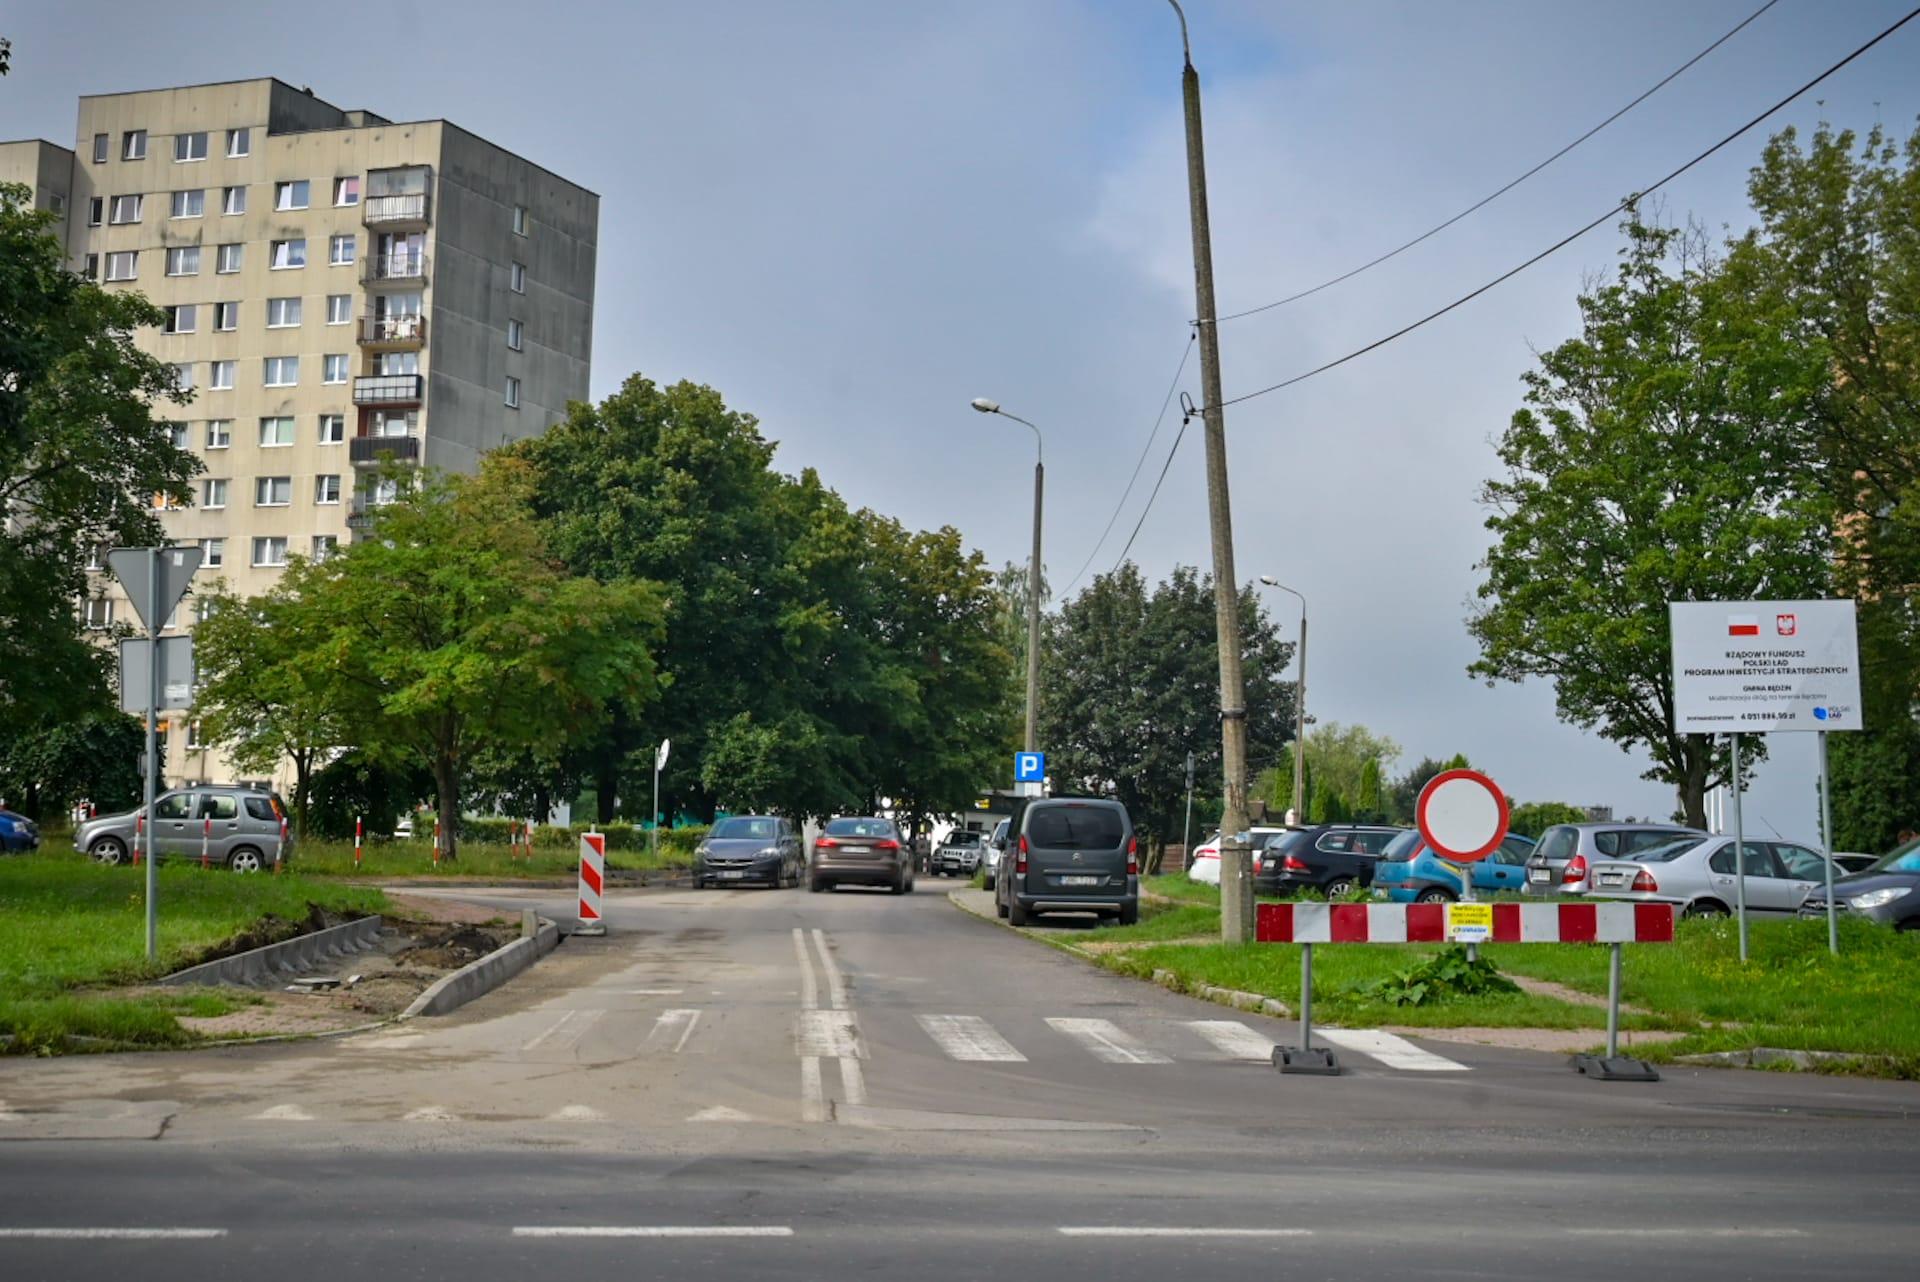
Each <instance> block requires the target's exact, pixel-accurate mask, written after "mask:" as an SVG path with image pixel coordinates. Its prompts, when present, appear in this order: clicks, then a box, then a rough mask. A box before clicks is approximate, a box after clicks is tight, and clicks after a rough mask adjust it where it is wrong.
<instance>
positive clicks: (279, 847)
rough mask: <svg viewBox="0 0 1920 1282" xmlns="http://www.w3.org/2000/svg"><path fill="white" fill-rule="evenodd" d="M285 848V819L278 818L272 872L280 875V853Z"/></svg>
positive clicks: (282, 816) (282, 817) (284, 817)
mask: <svg viewBox="0 0 1920 1282" xmlns="http://www.w3.org/2000/svg"><path fill="white" fill-rule="evenodd" d="M286 848H287V817H286V816H285V815H281V816H280V840H279V841H278V842H277V843H276V844H275V845H274V847H273V872H274V875H275V876H279V874H280V852H281V851H283V850H285V849H286Z"/></svg>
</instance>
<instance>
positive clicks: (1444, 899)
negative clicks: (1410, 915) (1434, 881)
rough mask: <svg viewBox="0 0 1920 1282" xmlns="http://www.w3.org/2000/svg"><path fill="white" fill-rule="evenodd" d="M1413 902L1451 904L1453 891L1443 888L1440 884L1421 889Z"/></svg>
mask: <svg viewBox="0 0 1920 1282" xmlns="http://www.w3.org/2000/svg"><path fill="white" fill-rule="evenodd" d="M1413 902H1414V903H1416V904H1450V903H1452V902H1453V892H1452V891H1450V890H1441V889H1440V888H1439V887H1438V886H1431V887H1429V888H1427V889H1426V890H1423V891H1421V892H1420V893H1419V894H1418V895H1415V896H1414V899H1413Z"/></svg>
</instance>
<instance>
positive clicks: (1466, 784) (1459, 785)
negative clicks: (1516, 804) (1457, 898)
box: [1413, 770, 1508, 863]
mask: <svg viewBox="0 0 1920 1282" xmlns="http://www.w3.org/2000/svg"><path fill="white" fill-rule="evenodd" d="M1413 817H1414V822H1415V823H1417V824H1418V825H1419V826H1420V836H1421V838H1422V839H1423V840H1424V841H1425V842H1426V843H1427V846H1428V848H1429V849H1431V850H1432V851H1433V852H1434V853H1435V854H1437V855H1439V856H1440V857H1441V858H1443V859H1451V860H1453V861H1454V862H1455V863H1473V862H1475V861H1476V860H1480V859H1485V858H1486V857H1487V856H1488V855H1490V854H1492V853H1493V852H1494V849H1495V848H1496V847H1497V846H1499V844H1500V843H1501V842H1502V841H1503V840H1505V839H1506V835H1507V817H1508V816H1507V794H1505V793H1504V792H1501V791H1500V788H1499V786H1498V785H1497V784H1495V783H1494V782H1493V780H1491V779H1489V778H1487V777H1486V776H1485V775H1483V774H1481V773H1480V772H1479V771H1478V770H1446V771H1442V772H1441V773H1440V774H1437V775H1435V776H1434V777H1433V778H1432V779H1431V780H1429V781H1428V783H1427V786H1426V787H1425V788H1422V789H1421V790H1420V801H1419V803H1418V804H1417V805H1415V806H1414V810H1413Z"/></svg>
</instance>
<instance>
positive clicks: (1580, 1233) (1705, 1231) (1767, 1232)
mask: <svg viewBox="0 0 1920 1282" xmlns="http://www.w3.org/2000/svg"><path fill="white" fill-rule="evenodd" d="M1562 1231H1563V1232H1565V1233H1567V1234H1569V1235H1571V1236H1573V1237H1654V1238H1659V1237H1670V1238H1695V1237H1805V1236H1806V1235H1807V1231H1806V1230H1805V1229H1762V1228H1700V1229H1564V1230H1562Z"/></svg>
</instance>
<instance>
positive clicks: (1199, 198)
mask: <svg viewBox="0 0 1920 1282" xmlns="http://www.w3.org/2000/svg"><path fill="white" fill-rule="evenodd" d="M1169 2H1170V3H1172V4H1173V10H1174V12H1175V13H1177V14H1179V15H1180V43H1181V45H1182V48H1183V51H1184V53H1185V58H1186V66H1185V68H1184V69H1183V70H1182V72H1181V77H1180V84H1181V96H1182V98H1183V100H1184V104H1185V108H1186V126H1187V196H1188V215H1189V220H1190V221H1191V223H1192V225H1193V298H1194V318H1195V319H1194V324H1195V325H1196V326H1197V327H1198V336H1199V340H1200V394H1201V396H1202V397H1204V398H1205V402H1206V403H1205V405H1204V406H1203V407H1202V408H1201V418H1202V421H1203V422H1204V424H1205V426H1206V441H1207V515H1208V525H1209V527H1210V530H1211V534H1212V542H1213V605H1214V619H1215V627H1216V631H1217V633H1218V637H1219V648H1220V758H1221V760H1220V765H1221V773H1222V774H1223V775H1224V776H1225V785H1226V786H1225V789H1224V791H1225V796H1224V798H1223V801H1224V805H1223V806H1222V808H1221V812H1220V938H1221V939H1222V940H1223V941H1225V942H1227V943H1245V942H1247V941H1248V940H1250V939H1252V938H1253V876H1252V870H1251V869H1250V868H1249V866H1248V862H1247V843H1246V840H1245V834H1246V831H1247V706H1246V691H1245V687H1244V684H1243V682H1242V679H1241V673H1240V663H1241V653H1240V591H1239V583H1238V580H1237V579H1236V578H1235V577H1234V570H1233V510H1232V504H1231V502H1230V500H1229V497H1228V492H1227V425H1226V414H1225V412H1224V411H1223V410H1222V409H1221V408H1220V402H1221V401H1222V400H1223V399H1225V398H1224V396H1223V394H1222V393H1221V390H1220V335H1219V332H1218V327H1217V326H1216V325H1215V324H1214V305H1213V236H1212V230H1211V228H1210V226H1209V224H1208V218H1207V159H1206V150H1205V146H1204V142H1203V136H1202V130H1201V127H1200V73H1199V72H1197V71H1195V70H1194V68H1193V54H1192V50H1191V47H1190V45H1189V44H1188V41H1187V17H1186V14H1185V13H1184V12H1182V11H1181V8H1180V5H1179V3H1178V0H1169Z"/></svg>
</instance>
